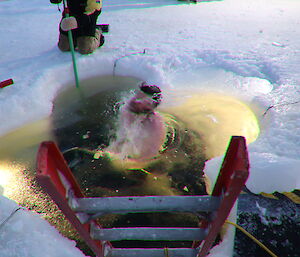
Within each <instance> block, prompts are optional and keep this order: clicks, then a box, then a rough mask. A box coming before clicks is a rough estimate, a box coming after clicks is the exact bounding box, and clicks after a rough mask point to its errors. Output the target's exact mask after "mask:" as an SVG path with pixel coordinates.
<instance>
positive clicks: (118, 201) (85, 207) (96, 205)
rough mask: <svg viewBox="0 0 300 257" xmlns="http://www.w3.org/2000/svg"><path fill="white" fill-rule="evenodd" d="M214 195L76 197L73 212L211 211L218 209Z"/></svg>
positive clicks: (218, 199) (216, 198) (217, 198)
mask: <svg viewBox="0 0 300 257" xmlns="http://www.w3.org/2000/svg"><path fill="white" fill-rule="evenodd" d="M219 203H220V198H219V197H214V196H134V197H103V198H77V199H76V206H73V207H72V208H73V210H74V211H75V212H84V213H88V214H95V213H97V214H99V213H100V214H108V213H138V212H140V213H142V212H176V211H177V212H193V213H195V212H212V211H215V210H217V209H218V206H219Z"/></svg>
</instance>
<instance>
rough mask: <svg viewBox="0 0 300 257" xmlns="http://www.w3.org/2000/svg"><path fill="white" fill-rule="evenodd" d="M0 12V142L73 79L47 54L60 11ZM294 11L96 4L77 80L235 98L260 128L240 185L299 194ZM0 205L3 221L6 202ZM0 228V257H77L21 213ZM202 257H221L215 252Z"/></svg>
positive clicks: (134, 0) (14, 2) (61, 57)
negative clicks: (117, 80) (89, 45)
mask: <svg viewBox="0 0 300 257" xmlns="http://www.w3.org/2000/svg"><path fill="white" fill-rule="evenodd" d="M0 7H1V8H0V23H1V27H0V37H1V40H0V51H1V59H0V81H3V80H6V79H8V78H13V80H14V82H15V84H14V85H11V86H9V87H6V88H4V89H1V90H0V102H1V105H0V117H1V120H2V121H1V123H0V136H1V135H5V134H6V133H8V132H10V131H13V130H14V129H16V128H19V127H21V126H23V125H25V124H28V123H31V122H34V121H37V120H40V119H42V118H45V117H47V116H49V115H50V113H51V111H52V101H53V99H54V98H55V96H56V95H57V94H58V93H59V91H60V90H62V89H63V88H64V87H65V85H66V84H67V83H69V82H71V81H73V73H72V63H71V57H70V54H68V53H61V52H59V50H58V49H57V47H56V42H57V36H58V33H57V29H58V22H59V19H60V13H59V12H58V11H57V7H56V6H55V5H51V4H50V3H49V2H47V1H44V2H41V1H38V0H32V1H30V2H28V1H22V0H6V1H3V0H2V1H0ZM299 10H300V1H298V0H259V1H251V0H244V1H239V0H224V1H203V2H200V3H198V4H197V5H194V4H184V3H182V2H177V1H175V0H143V1H139V0H123V1H121V0H110V1H104V7H103V13H102V15H101V16H100V18H99V22H101V23H109V24H110V28H111V30H110V33H109V34H108V35H107V36H106V44H105V45H104V46H103V47H102V48H101V49H98V50H97V51H96V52H95V53H94V54H92V55H88V56H80V55H79V54H76V58H77V65H78V69H79V78H80V79H84V78H87V77H90V76H94V75H97V76H99V75H111V74H113V72H115V74H116V75H120V76H134V77H138V78H140V79H143V80H146V81H148V82H149V83H156V84H158V85H160V86H161V87H162V88H163V89H164V90H165V91H167V92H172V91H176V90H192V91H195V92H203V91H206V92H218V93H223V94H226V95H230V96H233V97H236V98H238V99H240V100H241V101H244V102H245V103H247V104H248V105H249V106H250V107H251V108H252V110H253V112H254V113H255V114H256V116H257V119H258V121H259V125H260V135H259V137H258V139H257V140H256V141H255V142H253V143H251V144H250V145H249V146H248V147H249V156H250V164H251V170H250V173H251V175H250V178H249V180H248V182H247V186H248V188H249V189H250V190H251V191H253V192H257V193H258V192H261V191H264V192H267V193H269V192H273V191H276V190H277V191H290V190H293V189H294V188H300V176H299V167H300V159H299V156H300V147H299V145H300V129H299V127H300V114H299V105H300V104H299V102H298V101H299V100H300V91H299V83H300V73H299V63H300V50H299V45H300V30H299V25H300V24H299V23H300V20H299ZM144 50H145V53H144V54H143V51H144ZM120 57H122V58H120ZM116 60H118V61H116ZM114 64H116V67H115V70H114ZM167 100H168V97H166V101H167ZM289 103H292V104H289ZM270 106H273V107H272V108H270V109H269V110H268V111H267V112H266V113H265V114H264V112H265V111H266V110H267V108H268V107H270ZM209 118H210V119H212V120H214V116H209ZM215 121H216V120H215ZM221 161H222V157H216V158H213V159H212V160H210V161H209V162H208V164H207V168H206V173H208V175H209V176H210V178H211V180H212V181H214V180H215V179H214V178H215V176H216V171H218V169H219V165H220V163H221ZM0 200H1V205H0V206H1V212H0V218H1V220H3V219H5V217H7V216H8V215H9V214H10V213H11V211H12V210H13V209H14V208H16V204H15V203H13V202H11V201H10V200H7V199H6V198H4V197H0ZM13 221H14V222H13ZM9 224H12V225H11V226H8V225H9ZM1 230H2V231H1V240H0V246H1V248H0V255H1V256H39V254H40V253H38V252H39V251H42V250H43V252H44V253H45V254H46V253H47V252H49V256H64V257H68V256H83V255H82V254H81V253H80V252H79V251H78V250H77V249H76V248H75V247H74V242H71V241H69V240H67V239H64V238H62V237H61V236H60V235H59V234H58V233H57V232H56V231H54V229H53V228H51V227H50V225H47V223H46V222H45V221H43V220H42V219H40V218H39V217H38V216H37V215H36V214H31V213H29V212H27V211H23V210H20V211H18V212H17V213H16V214H15V215H14V216H13V217H12V218H11V219H10V220H9V223H7V224H6V225H5V226H4V227H2V228H1ZM28 231H30V238H28V237H27V235H28ZM46 232H47V233H46ZM16 235H18V238H20V239H16V238H17V237H16ZM45 238H47V241H46V242H48V244H49V245H46V243H45V244H44V243H43V241H45ZM50 238H53V240H50ZM33 239H34V240H33ZM5 240H6V241H7V243H4V241H5ZM225 241H226V240H225ZM224 245H226V244H224ZM54 246H56V247H54ZM41 249H42V250H41ZM46 249H47V251H46ZM54 249H55V250H54ZM61 249H64V251H63V253H62V252H61V251H60V250H61ZM222 249H223V248H222ZM12 251H14V252H12ZM26 254H27V255H26ZM211 255H212V256H228V255H226V253H225V250H224V249H223V250H221V251H218V253H216V254H215V255H214V254H211Z"/></svg>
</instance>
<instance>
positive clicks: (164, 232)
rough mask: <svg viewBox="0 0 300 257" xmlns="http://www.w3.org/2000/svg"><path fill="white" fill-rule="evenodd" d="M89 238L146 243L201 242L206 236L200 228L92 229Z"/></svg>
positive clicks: (204, 231)
mask: <svg viewBox="0 0 300 257" xmlns="http://www.w3.org/2000/svg"><path fill="white" fill-rule="evenodd" d="M91 236H92V238H93V239H96V240H105V241H120V240H148V241H160V240H162V241H193V240H197V241H201V240H203V239H204V238H205V236H206V230H205V229H201V228H164V227H135V228H106V229H101V228H97V227H94V228H93V229H92V232H91Z"/></svg>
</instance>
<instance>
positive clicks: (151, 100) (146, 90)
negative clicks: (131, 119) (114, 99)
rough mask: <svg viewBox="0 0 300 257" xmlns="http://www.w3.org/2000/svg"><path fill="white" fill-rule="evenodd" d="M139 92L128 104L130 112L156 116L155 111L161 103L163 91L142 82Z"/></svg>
mask: <svg viewBox="0 0 300 257" xmlns="http://www.w3.org/2000/svg"><path fill="white" fill-rule="evenodd" d="M139 89H140V90H139V91H136V92H135V95H134V96H133V97H132V98H131V99H130V101H129V102H128V105H127V106H128V110H129V111H131V112H133V113H136V114H147V115H148V114H154V109H155V108H156V107H157V106H158V105H159V104H160V102H161V98H162V96H161V90H160V88H159V87H158V86H155V85H147V84H146V82H142V83H141V84H140V85H139Z"/></svg>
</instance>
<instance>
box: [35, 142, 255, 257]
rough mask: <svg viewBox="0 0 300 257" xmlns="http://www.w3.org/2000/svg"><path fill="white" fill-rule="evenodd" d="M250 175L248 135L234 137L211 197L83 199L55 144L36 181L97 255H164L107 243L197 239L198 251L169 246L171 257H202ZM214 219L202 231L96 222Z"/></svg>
mask: <svg viewBox="0 0 300 257" xmlns="http://www.w3.org/2000/svg"><path fill="white" fill-rule="evenodd" d="M248 175H249V161H248V152H247V147H246V142H245V138H244V137H240V136H233V137H232V138H231V141H230V144H229V147H228V149H227V153H226V155H225V158H224V160H223V164H222V167H221V169H220V172H219V176H218V178H217V181H216V183H215V186H214V189H213V191H212V195H211V196H141V197H137V196H135V197H96V198H86V197H84V195H83V193H82V191H81V189H80V187H79V185H78V183H77V182H76V180H75V178H74V176H73V174H72V172H71V170H70V168H69V167H68V165H67V162H66V161H65V159H64V157H63V155H62V153H61V152H60V150H59V149H58V147H57V145H56V144H55V143H54V142H50V141H49V142H42V143H41V145H40V148H39V150H38V156H37V175H36V179H37V181H38V183H39V184H40V185H41V186H42V188H43V189H44V190H45V191H46V192H47V193H48V194H49V195H50V197H51V198H52V199H53V201H54V202H55V203H56V204H57V206H58V207H59V208H60V209H61V211H62V212H63V213H64V215H65V216H66V218H67V219H68V220H69V221H70V223H71V224H72V225H73V227H74V228H75V229H76V230H77V231H78V233H79V234H80V236H81V237H82V238H83V239H84V240H85V242H86V243H87V245H88V246H89V247H90V248H91V250H92V251H93V252H94V253H95V254H96V256H98V257H106V256H107V257H133V256H147V257H164V256H166V249H164V248H161V249H160V248H158V249H157V248H155V249H153V248H114V247H112V245H111V243H110V242H109V241H119V240H153V241H156V240H157V241H162V240H174V241H176V240H177V241H183V240H187V241H199V242H201V244H200V245H195V247H194V248H169V249H168V251H167V256H169V257H179V256H189V257H196V256H197V257H203V256H206V255H207V254H208V253H209V250H210V248H211V247H212V245H213V243H214V240H215V238H216V236H217V235H218V233H219V232H220V230H221V227H222V226H223V224H224V222H225V220H226V219H227V217H228V216H229V214H230V211H231V209H232V207H233V205H234V203H235V202H236V200H237V198H238V196H239V194H240V192H241V190H242V188H243V187H244V185H245V182H246V180H247V178H248ZM199 211H206V212H210V213H211V216H210V217H211V218H212V220H211V221H204V222H202V224H201V226H200V227H199V228H159V227H156V228H149V227H147V228H140V227H139V228H113V229H103V228H101V226H100V225H99V224H98V223H97V222H96V221H95V220H94V219H96V218H98V217H100V216H101V215H103V214H107V213H129V212H130V213H133V212H135V213H138V212H139V213H143V212H144V213H145V212H192V213H195V212H199Z"/></svg>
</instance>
